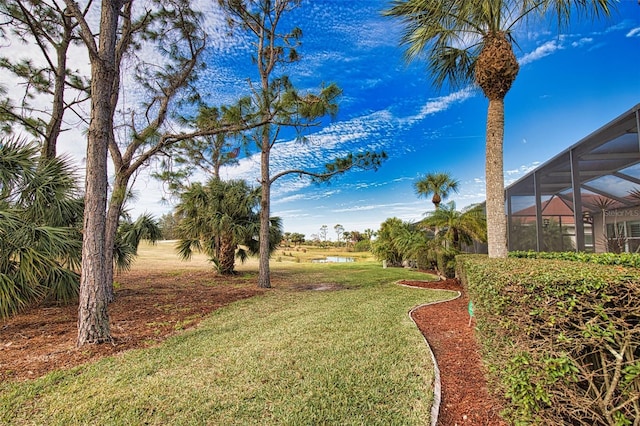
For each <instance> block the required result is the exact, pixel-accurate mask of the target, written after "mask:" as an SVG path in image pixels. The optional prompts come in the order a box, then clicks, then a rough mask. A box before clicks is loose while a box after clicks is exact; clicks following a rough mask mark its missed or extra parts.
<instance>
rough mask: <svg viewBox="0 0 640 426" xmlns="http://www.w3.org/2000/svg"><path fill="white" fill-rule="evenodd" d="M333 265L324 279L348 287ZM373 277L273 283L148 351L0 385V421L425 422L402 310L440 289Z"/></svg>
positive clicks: (422, 368)
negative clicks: (323, 287) (309, 285)
mask: <svg viewBox="0 0 640 426" xmlns="http://www.w3.org/2000/svg"><path fill="white" fill-rule="evenodd" d="M353 267H354V266H351V268H353ZM359 267H361V268H362V267H363V266H359ZM334 268H341V267H340V266H335V267H331V268H327V269H326V270H325V271H328V272H326V273H327V274H328V275H327V277H325V279H327V278H328V277H329V276H331V277H332V278H333V280H334V281H338V282H340V280H341V279H342V278H340V277H343V278H344V280H346V281H349V280H350V281H353V280H354V278H353V274H352V273H344V274H342V275H341V274H339V273H337V272H336V271H341V270H342V271H349V269H334ZM342 268H349V267H348V266H346V267H344V266H343V267H342ZM364 268H365V270H366V271H367V273H363V274H361V275H362V276H364V277H366V276H368V275H369V273H372V272H371V271H369V266H366V265H365V266H364ZM371 268H373V266H371ZM332 270H333V271H334V273H330V271H332ZM381 271H382V270H381V268H379V266H378V267H377V269H376V270H375V271H374V272H375V273H376V274H377V275H378V276H379V275H380V274H383V275H384V274H388V275H389V276H388V277H386V278H385V277H384V276H383V278H382V279H385V280H386V282H385V283H384V284H371V283H370V282H369V281H367V280H366V278H364V281H363V280H362V279H361V280H360V281H361V282H363V283H365V284H363V285H354V284H350V287H349V288H346V289H343V290H337V291H293V290H291V289H287V288H285V287H282V288H280V289H278V288H276V289H274V290H272V291H270V292H268V293H266V294H265V295H263V296H260V297H256V298H253V299H248V300H244V301H241V302H238V303H235V304H233V305H231V306H228V307H226V308H223V309H220V310H218V311H216V312H215V313H214V314H213V315H212V316H211V317H210V318H209V319H208V320H206V321H204V322H203V323H201V324H200V325H199V326H198V327H197V328H196V329H194V330H191V331H187V332H185V333H183V334H181V335H178V336H176V337H174V338H171V339H169V340H168V341H166V342H165V343H163V344H162V345H160V346H158V347H155V348H150V349H145V350H138V351H131V352H128V353H125V354H124V355H122V356H118V357H113V358H107V359H104V360H102V361H100V362H97V363H95V364H90V365H86V366H83V367H80V368H77V369H74V370H71V371H66V372H55V373H52V374H50V375H48V376H46V377H44V378H42V379H39V380H35V381H30V382H24V383H14V384H1V385H0V423H2V424H19V425H22V424H48V425H70V424H102V425H108V424H113V425H120V424H172V425H204V424H209V425H256V424H265V425H277V424H282V425H318V424H340V425H356V424H358V425H361V424H367V425H375V424H379V425H389V424H402V425H412V424H415V425H418V424H425V423H427V422H428V419H429V415H430V412H429V410H430V408H431V400H432V394H431V389H430V388H431V383H432V380H433V369H432V365H431V361H430V359H429V355H428V351H427V348H426V346H425V344H424V340H423V339H422V336H421V334H420V332H419V331H418V330H417V328H416V327H415V325H414V324H413V322H412V321H411V319H410V318H409V316H408V311H409V310H410V309H411V308H412V307H414V306H416V305H418V304H422V303H427V302H430V301H434V300H438V299H446V298H449V297H450V293H449V292H439V291H429V290H424V291H423V290H415V289H410V288H404V287H400V286H397V285H395V284H393V280H389V279H388V278H391V277H392V276H394V275H396V274H399V273H400V272H402V271H398V272H396V271H389V272H387V270H385V272H384V273H382V272H381ZM351 272H353V270H351ZM314 274H315V276H316V278H317V275H318V274H320V272H318V270H315V271H314ZM361 278H362V277H361Z"/></svg>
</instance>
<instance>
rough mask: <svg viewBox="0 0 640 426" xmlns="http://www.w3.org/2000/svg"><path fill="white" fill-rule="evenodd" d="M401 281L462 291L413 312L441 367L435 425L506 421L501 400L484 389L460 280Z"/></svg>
mask: <svg viewBox="0 0 640 426" xmlns="http://www.w3.org/2000/svg"><path fill="white" fill-rule="evenodd" d="M400 284H403V285H409V286H414V287H422V288H430V289H441V290H453V291H459V292H460V293H461V296H460V297H459V298H457V299H455V300H451V301H449V302H441V303H436V304H433V305H427V306H423V307H421V308H419V309H417V310H415V311H414V313H413V319H414V321H415V322H416V324H418V328H419V329H420V331H421V332H422V334H423V335H424V336H425V338H426V339H427V342H429V346H430V347H431V350H432V351H433V353H434V355H435V357H436V361H437V363H438V367H439V368H440V380H441V383H442V400H441V402H440V415H439V416H438V425H439V426H462V425H465V426H466V425H474V426H476V425H477V426H481V425H482V426H484V425H487V426H489V425H490V426H503V425H507V423H506V422H505V421H504V420H502V419H501V418H500V416H499V413H500V411H501V410H502V408H503V406H502V405H501V401H499V400H498V399H497V398H494V397H492V396H491V395H490V394H489V392H488V391H487V382H486V378H485V368H484V366H483V364H482V361H481V358H480V354H479V352H478V345H477V343H476V340H475V337H474V334H473V322H472V323H471V326H469V313H468V304H469V299H468V298H467V296H466V295H465V293H464V291H463V288H462V285H461V284H460V281H458V280H456V279H447V280H442V281H431V282H425V281H402V282H401V283H400Z"/></svg>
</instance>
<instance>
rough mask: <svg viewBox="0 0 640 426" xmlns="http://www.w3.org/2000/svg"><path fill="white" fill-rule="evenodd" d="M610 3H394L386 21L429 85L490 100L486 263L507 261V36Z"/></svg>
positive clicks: (512, 75)
mask: <svg viewBox="0 0 640 426" xmlns="http://www.w3.org/2000/svg"><path fill="white" fill-rule="evenodd" d="M614 2H615V1H614V0H598V1H585V0H475V1H469V0H394V1H393V2H392V6H391V8H390V9H388V10H386V11H385V15H387V16H392V17H397V18H400V19H401V20H402V22H403V24H404V26H405V30H404V34H403V37H402V41H401V42H402V44H403V45H405V46H406V47H407V49H406V56H407V58H408V59H409V60H412V59H415V58H418V57H421V56H423V57H425V58H426V60H427V62H428V64H429V67H428V69H429V72H430V73H431V75H432V77H433V82H434V85H435V86H436V87H438V88H441V87H443V86H444V84H445V82H448V83H449V85H450V86H451V87H453V88H461V87H465V86H467V85H469V84H472V83H476V84H477V85H478V86H480V88H481V89H482V92H483V93H484V95H485V97H486V98H487V99H488V100H489V107H488V112H487V136H486V168H485V172H486V197H487V207H486V210H487V225H488V229H487V234H488V243H489V256H490V257H506V256H507V224H506V218H505V202H504V201H505V200H504V170H503V162H504V160H503V142H504V98H505V96H506V94H507V92H508V91H509V89H510V88H511V85H512V84H513V82H514V81H515V79H516V76H517V75H518V70H519V65H518V61H517V60H516V57H515V54H514V53H513V46H514V44H515V40H514V38H513V29H514V27H515V26H516V25H517V24H520V23H521V22H523V21H525V20H527V19H530V18H536V17H538V18H543V17H544V16H545V15H549V14H553V15H555V17H556V22H557V24H558V27H563V26H565V25H566V24H567V23H568V22H569V20H570V17H571V14H572V13H579V12H582V13H584V14H585V15H588V14H591V15H593V16H594V17H597V16H599V15H601V14H602V15H605V16H608V15H609V13H610V9H611V8H613V4H614Z"/></svg>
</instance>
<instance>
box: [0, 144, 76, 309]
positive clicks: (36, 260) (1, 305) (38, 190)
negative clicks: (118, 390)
mask: <svg viewBox="0 0 640 426" xmlns="http://www.w3.org/2000/svg"><path fill="white" fill-rule="evenodd" d="M39 151H40V149H39V148H38V146H37V145H36V144H28V143H25V142H20V141H14V140H8V141H6V140H0V318H6V317H7V316H9V315H12V314H14V313H15V312H17V311H19V310H21V309H23V308H25V307H27V306H29V305H31V304H34V303H36V302H39V301H42V300H44V299H53V300H56V301H62V302H66V301H69V300H71V299H73V298H75V296H77V294H78V285H79V275H78V273H77V271H78V270H79V268H80V259H81V246H82V233H81V226H82V209H83V200H82V197H81V196H80V191H79V186H78V183H77V178H76V176H74V170H73V169H72V167H71V165H70V164H71V163H70V161H68V160H66V159H63V158H53V159H47V158H45V157H43V156H41V155H39Z"/></svg>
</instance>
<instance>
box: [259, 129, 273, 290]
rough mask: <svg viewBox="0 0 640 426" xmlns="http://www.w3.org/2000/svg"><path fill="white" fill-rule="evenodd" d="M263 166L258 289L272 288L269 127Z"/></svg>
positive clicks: (265, 135) (262, 161)
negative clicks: (270, 265)
mask: <svg viewBox="0 0 640 426" xmlns="http://www.w3.org/2000/svg"><path fill="white" fill-rule="evenodd" d="M263 132H264V136H263V140H262V154H261V158H260V165H261V179H260V181H261V184H262V188H261V189H262V192H261V194H262V197H261V199H260V272H259V274H258V287H260V288H271V271H270V269H269V226H270V225H271V222H270V221H269V218H270V214H271V213H270V207H271V206H270V204H271V203H270V200H271V181H270V177H269V146H270V145H269V126H265V129H263Z"/></svg>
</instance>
